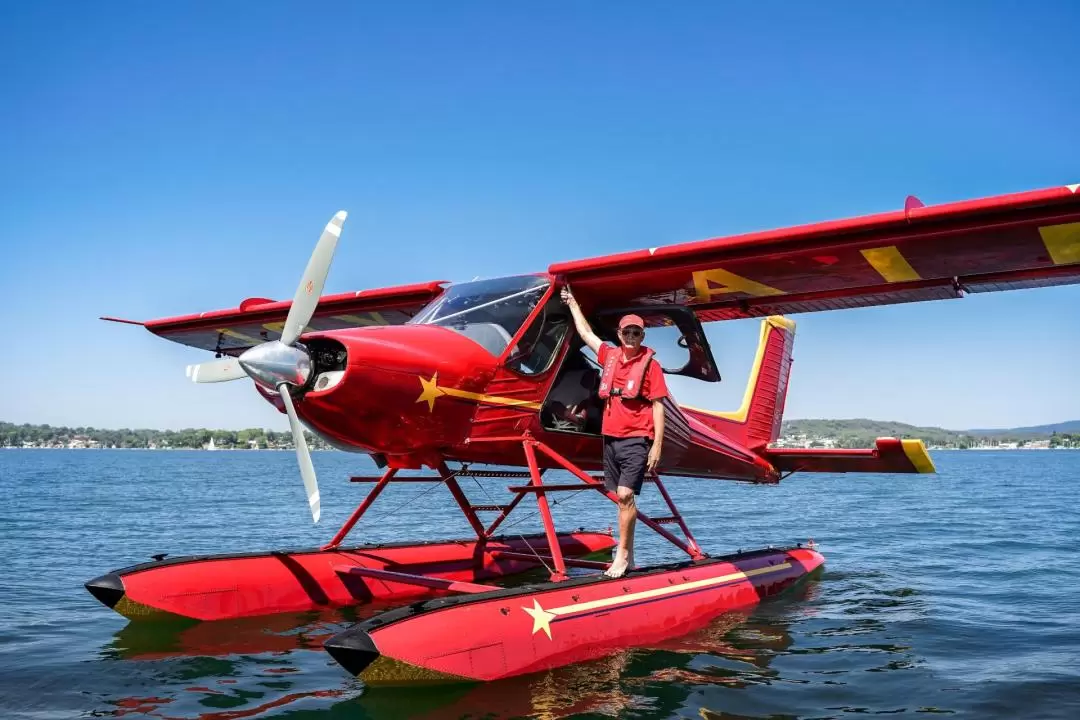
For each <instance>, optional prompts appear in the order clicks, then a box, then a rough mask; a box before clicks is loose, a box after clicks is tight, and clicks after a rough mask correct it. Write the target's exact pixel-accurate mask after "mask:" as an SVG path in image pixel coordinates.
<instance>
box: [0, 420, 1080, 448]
mask: <svg viewBox="0 0 1080 720" xmlns="http://www.w3.org/2000/svg"><path fill="white" fill-rule="evenodd" d="M782 434H783V436H785V437H792V436H798V435H803V436H806V437H808V438H832V439H833V440H834V441H835V443H836V447H843V448H865V447H872V446H873V444H874V440H875V439H876V438H879V437H898V438H918V439H920V440H923V441H925V442H926V443H927V444H928V445H936V446H946V447H960V448H966V447H973V446H976V445H978V444H980V443H982V442H985V441H989V440H993V441H995V442H998V443H1006V442H1017V441H1029V440H1032V439H1046V440H1049V441H1050V445H1051V447H1055V446H1059V445H1060V446H1066V447H1068V446H1080V432H1064V433H1057V432H1048V433H1045V434H1042V435H1038V436H1033V435H1032V434H1030V433H1023V434H1022V433H1017V434H1016V436H1015V437H1013V436H1012V435H1010V434H1008V433H1007V432H1006V433H1005V434H1001V433H995V434H993V435H973V434H970V433H968V432H965V431H958V430H945V429H942V428H936V427H917V426H914V425H906V424H904V423H896V422H886V421H878V420H789V421H785V422H784V424H783V427H782ZM305 437H306V438H307V441H308V444H309V446H310V447H312V448H314V449H324V450H325V449H330V446H329V445H327V444H326V443H325V442H323V440H322V439H321V438H319V437H318V436H315V435H312V434H311V433H309V432H305ZM211 438H212V439H213V441H214V447H217V448H221V449H229V448H237V449H268V448H269V449H284V448H292V447H293V440H292V435H291V434H290V433H288V432H275V431H273V430H265V429H263V428H247V429H244V430H209V429H206V428H187V429H184V430H151V429H134V430H133V429H128V428H121V429H119V430H110V429H100V428H92V427H75V428H71V427H54V426H51V425H28V424H23V425H16V424H15V423H8V422H0V447H23V446H24V445H30V446H33V447H71V446H73V445H74V446H77V447H105V448H111V447H117V448H203V447H206V446H207V445H209V444H210V440H211Z"/></svg>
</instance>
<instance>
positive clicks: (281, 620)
mask: <svg viewBox="0 0 1080 720" xmlns="http://www.w3.org/2000/svg"><path fill="white" fill-rule="evenodd" d="M384 609H386V608H384V607H379V608H377V609H375V608H369V607H368V606H364V608H363V613H358V612H357V611H356V609H355V608H342V609H338V610H327V611H317V612H306V613H282V614H279V615H268V616H265V617H254V618H238V619H235V620H220V621H214V622H201V621H198V620H189V619H187V618H175V619H170V620H160V621H156V622H145V621H140V622H131V623H128V624H127V625H126V626H124V628H123V629H121V630H120V631H119V632H117V633H116V634H115V635H114V636H113V642H112V643H111V644H110V645H108V646H107V647H105V648H103V650H102V655H103V656H104V657H106V658H108V659H116V660H163V659H167V658H176V657H198V656H206V657H222V656H226V655H256V654H259V653H278V652H288V651H291V650H314V651H318V652H322V651H323V648H322V644H323V641H325V640H326V639H327V638H328V637H330V636H332V635H334V634H335V633H338V632H341V631H342V630H343V629H344V628H346V627H348V626H349V625H351V624H352V623H355V622H357V620H358V619H362V618H363V617H364V616H366V615H367V613H368V612H381V611H382V610H384Z"/></svg>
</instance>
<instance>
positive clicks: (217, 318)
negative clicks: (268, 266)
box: [142, 281, 443, 355]
mask: <svg viewBox="0 0 1080 720" xmlns="http://www.w3.org/2000/svg"><path fill="white" fill-rule="evenodd" d="M442 290H443V288H442V282H441V281H434V282H429V283H422V284H418V285H402V286H398V287H390V288H378V289H373V290H360V291H358V292H348V293H341V294H339V295H326V296H324V297H322V298H320V299H319V306H318V308H317V309H316V310H315V314H314V316H313V317H312V318H311V321H310V322H309V323H308V325H307V329H308V330H337V329H341V328H350V327H359V326H362V325H400V324H402V323H404V322H405V321H407V320H408V319H409V318H411V317H412V316H413V315H415V314H416V313H417V312H418V311H419V310H420V309H421V308H423V307H424V305H426V304H427V303H428V302H430V301H431V300H432V299H434V298H435V297H437V296H438V295H439V294H440V293H441V292H442ZM291 306H292V301H291V300H284V301H280V302H275V301H273V300H266V299H262V298H249V299H247V300H245V301H244V302H242V303H240V307H238V308H235V309H231V310H214V311H211V312H204V313H199V314H198V315H184V316H182V317H173V318H163V319H161V320H149V321H147V322H145V323H142V325H144V326H145V327H146V329H147V330H149V331H150V332H152V333H154V334H155V335H159V336H161V337H163V338H165V339H166V340H172V341H174V342H178V343H181V344H183V345H190V346H191V347H197V348H202V349H204V350H214V351H216V352H221V353H223V354H226V355H239V354H240V353H241V352H243V351H244V350H246V349H247V348H250V347H253V346H255V345H258V344H260V343H264V342H267V341H270V340H277V339H278V338H280V337H281V329H282V327H283V326H284V325H285V318H286V317H287V316H288V314H289V308H290V307H291Z"/></svg>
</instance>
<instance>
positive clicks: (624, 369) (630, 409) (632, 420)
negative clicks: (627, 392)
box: [596, 343, 668, 439]
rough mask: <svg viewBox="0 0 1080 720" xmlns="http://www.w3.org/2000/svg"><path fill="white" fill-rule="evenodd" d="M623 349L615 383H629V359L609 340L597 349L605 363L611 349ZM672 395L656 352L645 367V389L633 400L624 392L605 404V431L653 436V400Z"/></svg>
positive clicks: (620, 434) (620, 385) (617, 366)
mask: <svg viewBox="0 0 1080 720" xmlns="http://www.w3.org/2000/svg"><path fill="white" fill-rule="evenodd" d="M612 352H616V353H619V355H618V358H619V359H618V361H617V362H616V364H615V377H614V378H613V379H612V387H623V386H625V385H626V380H627V374H628V373H629V363H627V362H626V361H625V360H623V351H622V348H617V347H614V346H613V345H609V344H607V343H602V344H601V345H600V350H599V351H598V352H597V353H596V359H597V361H598V362H599V363H600V365H601V367H602V366H603V365H604V363H605V362H606V360H607V357H608V353H612ZM667 396H668V389H667V383H665V382H664V372H663V370H661V369H660V363H658V362H657V361H656V357H655V356H654V357H653V359H652V361H651V362H650V363H649V367H648V369H647V370H646V371H645V379H644V380H643V381H642V383H641V392H640V393H638V396H637V397H636V398H634V399H633V400H624V399H623V398H622V397H621V396H614V397H609V398H608V400H607V403H606V404H605V405H604V422H603V426H602V427H601V432H602V433H603V434H604V435H610V436H612V437H620V438H626V437H647V438H650V439H651V438H652V437H653V429H654V428H653V414H652V413H653V411H652V401H653V400H659V399H660V398H665V397H667Z"/></svg>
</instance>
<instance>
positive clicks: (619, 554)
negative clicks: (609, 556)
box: [604, 548, 627, 578]
mask: <svg viewBox="0 0 1080 720" xmlns="http://www.w3.org/2000/svg"><path fill="white" fill-rule="evenodd" d="M626 565H627V560H626V553H625V552H623V549H622V548H619V549H617V550H616V551H615V559H614V560H612V561H611V564H610V565H608V569H607V570H605V571H604V576H605V577H609V578H617V577H622V576H623V574H624V573H625V572H626Z"/></svg>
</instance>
